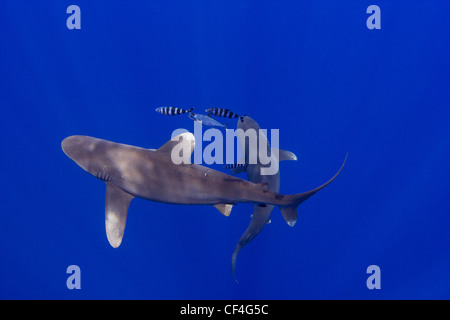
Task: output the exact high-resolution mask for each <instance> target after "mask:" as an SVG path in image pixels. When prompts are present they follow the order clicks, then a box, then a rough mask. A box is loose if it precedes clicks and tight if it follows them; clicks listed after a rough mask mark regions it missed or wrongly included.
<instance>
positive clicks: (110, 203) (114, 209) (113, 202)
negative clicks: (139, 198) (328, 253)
mask: <svg viewBox="0 0 450 320" xmlns="http://www.w3.org/2000/svg"><path fill="white" fill-rule="evenodd" d="M133 198H134V197H133V196H132V195H131V194H129V193H127V192H125V191H123V190H122V189H120V188H119V187H116V186H115V185H113V184H110V183H107V184H106V197H105V226H106V236H107V238H108V241H109V243H110V244H111V246H112V247H113V248H117V247H119V246H120V244H121V243H122V238H123V234H124V232H125V224H126V222H127V213H128V206H129V205H130V201H131V200H132V199H133Z"/></svg>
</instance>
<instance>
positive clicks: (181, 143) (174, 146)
mask: <svg viewBox="0 0 450 320" xmlns="http://www.w3.org/2000/svg"><path fill="white" fill-rule="evenodd" d="M194 148H195V137H194V135H193V134H192V133H190V132H184V133H182V134H179V135H177V136H175V137H173V138H172V139H170V140H169V141H167V142H166V143H165V144H164V145H162V146H161V147H160V148H159V149H158V150H157V152H161V153H167V154H168V155H169V156H170V157H171V158H172V161H173V162H174V163H175V164H180V163H191V161H190V159H191V155H192V152H194ZM178 162H179V163H178Z"/></svg>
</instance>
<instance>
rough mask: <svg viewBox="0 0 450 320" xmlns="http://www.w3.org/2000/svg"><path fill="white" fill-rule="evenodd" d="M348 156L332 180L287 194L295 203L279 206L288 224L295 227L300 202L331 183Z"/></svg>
mask: <svg viewBox="0 0 450 320" xmlns="http://www.w3.org/2000/svg"><path fill="white" fill-rule="evenodd" d="M347 156H348V153H347V155H346V156H345V159H344V163H342V166H341V168H340V169H339V171H338V172H337V173H336V174H335V175H334V176H333V177H332V178H331V179H330V180H328V181H327V182H325V183H324V184H323V185H321V186H319V187H317V188H315V189H312V190H310V191H307V192H303V193H299V194H294V195H289V196H286V197H292V202H293V204H290V205H286V206H279V208H280V211H281V214H282V215H283V218H284V220H285V221H286V222H287V224H288V225H290V226H291V227H293V226H294V225H295V223H296V222H297V207H298V205H299V204H300V203H302V202H303V201H305V200H306V199H308V198H309V197H311V196H312V195H313V194H315V193H316V192H317V191H319V190H322V189H323V188H325V187H326V186H327V185H329V184H330V183H331V181H333V180H334V179H336V177H337V176H338V175H339V173H341V171H342V169H343V168H344V165H345V161H347Z"/></svg>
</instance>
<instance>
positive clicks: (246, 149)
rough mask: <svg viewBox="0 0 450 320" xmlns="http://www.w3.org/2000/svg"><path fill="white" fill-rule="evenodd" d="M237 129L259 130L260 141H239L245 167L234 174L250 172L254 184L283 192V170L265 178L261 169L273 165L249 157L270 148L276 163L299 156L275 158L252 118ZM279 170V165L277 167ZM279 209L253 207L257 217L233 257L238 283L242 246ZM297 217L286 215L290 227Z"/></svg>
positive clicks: (281, 154) (242, 119)
mask: <svg viewBox="0 0 450 320" xmlns="http://www.w3.org/2000/svg"><path fill="white" fill-rule="evenodd" d="M237 128H238V129H242V130H243V131H244V132H246V131H247V130H249V129H250V130H255V131H256V133H257V134H256V135H255V136H256V137H257V139H258V141H257V143H249V141H248V140H246V139H242V138H240V139H239V142H240V145H241V148H242V151H243V153H244V155H245V158H244V160H243V161H239V162H241V163H242V164H243V165H241V166H237V167H236V168H233V169H232V172H233V174H237V173H240V172H246V173H247V177H248V180H249V181H251V182H253V183H266V184H267V188H268V189H269V190H272V191H274V192H279V191H280V171H279V169H278V170H277V171H276V173H275V174H272V175H262V174H261V168H262V167H268V166H269V164H263V163H262V162H261V160H260V159H259V156H258V157H257V159H256V160H257V161H256V163H253V164H252V163H250V161H249V155H250V154H252V153H253V154H256V155H259V152H260V150H258V147H259V146H263V145H267V147H266V149H265V150H269V151H270V154H273V155H274V156H273V157H272V161H282V160H297V156H296V155H295V154H294V153H292V152H289V151H285V150H278V156H275V154H277V152H273V151H272V150H271V149H270V144H269V141H268V140H267V137H266V136H265V135H264V134H263V133H262V132H261V133H260V129H261V128H260V127H259V125H258V123H257V122H256V121H255V120H253V119H252V118H250V117H248V116H244V117H240V119H239V120H238V123H237ZM277 167H278V168H279V166H277ZM274 207H275V206H274V205H271V204H268V205H266V204H255V205H254V206H253V214H252V215H251V217H252V218H251V221H250V224H249V226H248V227H247V229H246V230H245V232H244V234H243V235H242V236H241V238H240V239H239V241H238V243H237V244H236V248H235V249H234V252H233V255H232V257H231V275H232V276H233V279H234V281H236V282H237V280H236V277H235V268H236V259H237V255H238V253H239V251H240V250H241V249H242V247H244V246H246V245H247V244H248V243H249V242H250V241H252V240H253V239H254V238H255V237H256V236H257V235H258V234H259V233H260V232H261V230H262V229H263V228H264V226H265V225H266V224H267V223H269V222H270V214H271V213H272V211H273V208H274ZM294 218H296V217H290V216H286V217H285V219H286V222H287V223H288V224H289V225H290V226H294V224H295V222H296V219H294Z"/></svg>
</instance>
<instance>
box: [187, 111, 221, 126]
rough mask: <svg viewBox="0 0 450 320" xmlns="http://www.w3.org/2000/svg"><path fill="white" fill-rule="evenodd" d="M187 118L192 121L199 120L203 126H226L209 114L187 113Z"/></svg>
mask: <svg viewBox="0 0 450 320" xmlns="http://www.w3.org/2000/svg"><path fill="white" fill-rule="evenodd" d="M189 118H191V119H192V120H194V121H197V122H200V123H201V124H202V125H205V126H211V127H226V126H225V125H224V124H221V123H220V122H218V121H216V120H214V119H213V118H212V117H211V116H210V115H209V114H208V115H206V114H196V113H193V112H191V113H189Z"/></svg>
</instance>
